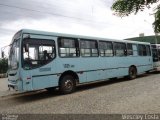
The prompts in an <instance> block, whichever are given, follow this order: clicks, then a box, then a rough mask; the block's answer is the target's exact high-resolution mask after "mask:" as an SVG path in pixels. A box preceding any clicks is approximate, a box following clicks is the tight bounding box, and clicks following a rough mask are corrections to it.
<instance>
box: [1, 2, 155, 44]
mask: <svg viewBox="0 0 160 120" xmlns="http://www.w3.org/2000/svg"><path fill="white" fill-rule="evenodd" d="M113 1H114V0H45V1H44V0H0V47H2V46H5V45H8V44H9V43H10V42H11V39H12V36H13V35H14V34H15V33H16V32H17V31H18V30H20V29H22V28H26V29H35V30H43V31H53V32H63V33H71V34H80V35H89V36H99V37H107V38H114V39H125V38H130V37H137V36H139V33H144V34H145V35H153V34H154V33H153V29H152V22H153V20H154V17H153V15H150V14H152V11H151V10H145V12H140V13H139V14H137V15H131V16H129V17H125V18H119V17H117V16H114V15H113V11H111V5H112V2H113Z"/></svg>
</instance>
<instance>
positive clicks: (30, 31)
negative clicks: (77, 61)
mask: <svg viewBox="0 0 160 120" xmlns="http://www.w3.org/2000/svg"><path fill="white" fill-rule="evenodd" d="M20 31H22V33H26V34H38V35H47V36H55V37H70V38H78V39H93V40H104V41H115V42H127V43H135V44H150V43H147V42H138V41H130V40H118V39H109V38H104V37H95V36H94V37H93V36H85V35H75V34H67V33H58V32H46V31H40V30H32V29H21V30H20ZM20 31H18V32H20ZM18 32H17V33H18Z"/></svg>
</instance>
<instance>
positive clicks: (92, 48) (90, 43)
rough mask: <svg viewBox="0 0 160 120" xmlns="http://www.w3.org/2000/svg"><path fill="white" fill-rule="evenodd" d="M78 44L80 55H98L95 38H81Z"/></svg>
mask: <svg viewBox="0 0 160 120" xmlns="http://www.w3.org/2000/svg"><path fill="white" fill-rule="evenodd" d="M80 45H81V56H82V57H98V44H97V41H96V40H84V39H81V41H80Z"/></svg>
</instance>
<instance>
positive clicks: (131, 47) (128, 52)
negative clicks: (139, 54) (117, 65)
mask: <svg viewBox="0 0 160 120" xmlns="http://www.w3.org/2000/svg"><path fill="white" fill-rule="evenodd" d="M127 55H128V56H133V45H132V44H131V43H127Z"/></svg>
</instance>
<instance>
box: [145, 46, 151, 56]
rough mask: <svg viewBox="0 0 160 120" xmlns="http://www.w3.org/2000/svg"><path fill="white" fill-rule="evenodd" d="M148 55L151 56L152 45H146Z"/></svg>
mask: <svg viewBox="0 0 160 120" xmlns="http://www.w3.org/2000/svg"><path fill="white" fill-rule="evenodd" d="M146 51H147V56H151V50H150V46H149V45H146Z"/></svg>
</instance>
